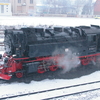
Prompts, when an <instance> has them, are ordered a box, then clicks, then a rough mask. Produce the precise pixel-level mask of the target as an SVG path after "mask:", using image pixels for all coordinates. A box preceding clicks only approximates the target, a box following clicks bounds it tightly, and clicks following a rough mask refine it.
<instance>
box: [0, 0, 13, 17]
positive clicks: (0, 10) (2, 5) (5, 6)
mask: <svg viewBox="0 0 100 100" xmlns="http://www.w3.org/2000/svg"><path fill="white" fill-rule="evenodd" d="M11 15H12V12H11V3H10V2H9V0H0V16H11Z"/></svg>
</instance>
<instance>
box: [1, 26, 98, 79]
mask: <svg viewBox="0 0 100 100" xmlns="http://www.w3.org/2000/svg"><path fill="white" fill-rule="evenodd" d="M4 46H5V51H6V53H5V54H4V55H3V56H2V57H1V60H3V63H1V64H0V79H4V80H10V79H11V77H12V76H13V75H16V77H18V78H21V77H23V75H24V74H26V75H27V74H29V73H33V72H38V73H44V72H46V71H48V70H51V71H55V70H57V68H59V67H60V68H64V67H65V66H66V65H67V67H68V65H69V69H71V68H70V67H71V64H73V65H72V66H74V67H75V66H77V65H78V64H79V63H81V64H82V65H88V64H89V63H90V62H91V61H93V62H96V61H97V58H98V57H99V56H100V27H99V26H97V25H91V26H78V27H53V28H50V27H49V28H43V27H35V28H21V29H7V30H5V39H4ZM66 62H67V64H66Z"/></svg>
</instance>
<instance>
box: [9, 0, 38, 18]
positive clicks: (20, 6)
mask: <svg viewBox="0 0 100 100" xmlns="http://www.w3.org/2000/svg"><path fill="white" fill-rule="evenodd" d="M10 2H11V4H12V14H13V15H17V16H33V15H34V14H35V9H36V0H10Z"/></svg>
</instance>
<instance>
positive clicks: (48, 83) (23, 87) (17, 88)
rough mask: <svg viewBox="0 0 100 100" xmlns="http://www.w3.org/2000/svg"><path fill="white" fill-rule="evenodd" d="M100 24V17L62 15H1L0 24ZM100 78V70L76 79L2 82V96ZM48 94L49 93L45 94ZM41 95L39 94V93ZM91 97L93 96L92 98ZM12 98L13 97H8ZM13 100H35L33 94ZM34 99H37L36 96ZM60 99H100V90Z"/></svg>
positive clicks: (0, 94)
mask: <svg viewBox="0 0 100 100" xmlns="http://www.w3.org/2000/svg"><path fill="white" fill-rule="evenodd" d="M91 24H95V25H100V20H99V19H93V18H91V19H89V18H85V19H84V18H63V17H62V18H60V17H51V18H50V17H0V25H8V26H9V25H24V26H25V25H29V26H30V25H34V26H36V25H62V26H78V25H91ZM96 80H100V71H96V72H94V73H92V74H90V75H86V76H82V77H80V78H75V79H51V80H49V79H45V80H42V81H31V83H30V84H25V83H17V82H13V83H11V84H7V83H4V84H0V97H4V96H6V95H13V94H19V93H20V92H22V93H26V92H27V91H29V92H30V91H34V92H35V91H41V90H44V89H45V90H47V89H51V88H57V87H64V86H70V85H74V84H79V83H87V82H92V81H96ZM73 91H74V90H73ZM45 95H47V94H45ZM38 96H39V95H38ZM90 97H91V98H90ZM8 100H12V99H8ZM13 100H33V99H32V98H31V96H27V97H22V98H15V99H13ZM34 100H37V98H35V99H34ZM59 100H100V91H99V90H98V91H95V92H89V93H85V94H79V95H75V96H69V97H67V98H62V99H59Z"/></svg>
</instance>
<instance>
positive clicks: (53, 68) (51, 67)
mask: <svg viewBox="0 0 100 100" xmlns="http://www.w3.org/2000/svg"><path fill="white" fill-rule="evenodd" d="M49 68H50V70H51V71H56V70H57V69H58V67H57V65H52V66H49Z"/></svg>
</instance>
